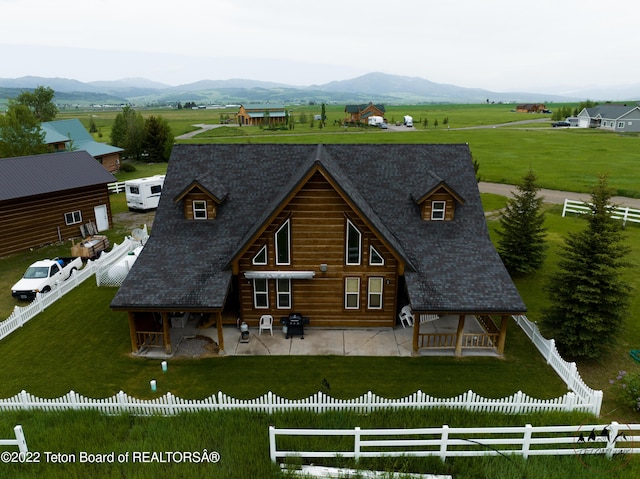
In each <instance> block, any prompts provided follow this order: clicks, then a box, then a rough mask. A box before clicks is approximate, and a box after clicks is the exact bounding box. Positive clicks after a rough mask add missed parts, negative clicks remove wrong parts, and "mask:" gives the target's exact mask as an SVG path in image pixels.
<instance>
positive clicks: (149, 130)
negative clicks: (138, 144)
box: [143, 116, 174, 163]
mask: <svg viewBox="0 0 640 479" xmlns="http://www.w3.org/2000/svg"><path fill="white" fill-rule="evenodd" d="M144 131H145V133H144V145H143V148H144V150H145V152H146V153H147V156H146V158H145V159H146V161H148V162H151V163H155V162H163V161H169V156H171V149H172V148H173V143H174V136H173V133H172V132H171V127H170V126H169V122H167V120H165V119H164V118H162V117H160V116H150V117H148V118H146V119H145V121H144Z"/></svg>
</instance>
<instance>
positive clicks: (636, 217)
mask: <svg viewBox="0 0 640 479" xmlns="http://www.w3.org/2000/svg"><path fill="white" fill-rule="evenodd" d="M567 213H577V214H585V213H591V206H590V204H589V203H585V202H584V201H575V200H569V199H565V200H564V206H563V207H562V217H563V218H564V217H565V216H566V214H567ZM611 217H612V218H614V219H617V220H622V224H623V225H626V224H627V221H629V222H631V223H640V210H638V209H634V208H629V207H627V206H616V207H615V208H612V215H611Z"/></svg>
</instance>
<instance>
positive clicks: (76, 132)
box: [40, 118, 124, 173]
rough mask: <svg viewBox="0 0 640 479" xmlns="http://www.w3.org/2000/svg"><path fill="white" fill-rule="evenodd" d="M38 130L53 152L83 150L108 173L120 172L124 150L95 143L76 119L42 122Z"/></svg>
mask: <svg viewBox="0 0 640 479" xmlns="http://www.w3.org/2000/svg"><path fill="white" fill-rule="evenodd" d="M40 128H41V129H42V131H43V132H44V134H45V136H44V141H45V143H46V144H47V145H49V147H51V148H52V150H53V151H56V152H58V151H71V150H72V149H73V150H85V151H86V152H87V153H89V154H90V155H91V156H93V157H94V158H95V159H96V160H97V161H98V163H100V164H101V165H102V166H103V167H104V169H105V170H107V171H109V172H110V173H115V172H117V171H118V170H120V159H121V156H122V152H123V151H124V150H123V149H122V148H118V147H117V146H111V145H107V144H106V143H101V142H99V141H95V140H94V139H93V137H92V136H91V133H89V132H88V131H87V130H86V129H85V128H84V126H82V123H80V120H78V119H77V118H74V119H70V120H55V121H46V122H42V123H41V124H40Z"/></svg>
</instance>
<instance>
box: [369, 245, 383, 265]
mask: <svg viewBox="0 0 640 479" xmlns="http://www.w3.org/2000/svg"><path fill="white" fill-rule="evenodd" d="M374 256H377V257H378V258H380V262H379V263H374V262H373V261H372V258H373V257H374ZM384 263H385V261H384V257H383V256H382V255H381V254H380V252H379V251H378V250H377V249H375V248H374V247H373V245H369V265H370V266H384Z"/></svg>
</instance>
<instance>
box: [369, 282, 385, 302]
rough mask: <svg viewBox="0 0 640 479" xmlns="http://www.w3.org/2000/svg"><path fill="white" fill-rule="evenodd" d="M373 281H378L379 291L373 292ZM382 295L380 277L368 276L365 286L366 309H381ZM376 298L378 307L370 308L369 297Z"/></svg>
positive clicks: (382, 284)
mask: <svg viewBox="0 0 640 479" xmlns="http://www.w3.org/2000/svg"><path fill="white" fill-rule="evenodd" d="M373 280H376V281H380V291H379V292H378V291H375V292H373V291H372V289H371V283H372V281H373ZM383 294H384V278H383V277H382V276H370V277H369V281H368V285H367V309H382V299H383ZM372 296H378V297H379V298H380V302H379V304H380V306H371V297H372Z"/></svg>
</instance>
